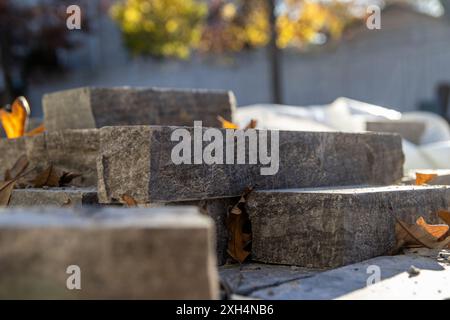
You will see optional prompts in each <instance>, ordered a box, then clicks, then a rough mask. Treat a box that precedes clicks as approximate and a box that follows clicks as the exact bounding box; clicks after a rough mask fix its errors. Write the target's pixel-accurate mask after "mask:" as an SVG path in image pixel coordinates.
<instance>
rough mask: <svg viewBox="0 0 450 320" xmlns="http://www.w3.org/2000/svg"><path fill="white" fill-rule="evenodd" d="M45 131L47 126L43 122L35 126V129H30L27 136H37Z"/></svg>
mask: <svg viewBox="0 0 450 320" xmlns="http://www.w3.org/2000/svg"><path fill="white" fill-rule="evenodd" d="M44 131H45V127H44V125H43V124H41V125H40V126H38V127H36V128H34V129H33V130H30V131H28V132H27V133H25V136H27V137H32V136H37V135H38V134H41V133H43V132H44Z"/></svg>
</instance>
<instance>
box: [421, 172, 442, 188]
mask: <svg viewBox="0 0 450 320" xmlns="http://www.w3.org/2000/svg"><path fill="white" fill-rule="evenodd" d="M437 176H438V175H437V174H436V173H420V172H416V185H418V186H420V185H424V184H427V183H428V182H430V181H431V180H433V179H434V178H436V177H437Z"/></svg>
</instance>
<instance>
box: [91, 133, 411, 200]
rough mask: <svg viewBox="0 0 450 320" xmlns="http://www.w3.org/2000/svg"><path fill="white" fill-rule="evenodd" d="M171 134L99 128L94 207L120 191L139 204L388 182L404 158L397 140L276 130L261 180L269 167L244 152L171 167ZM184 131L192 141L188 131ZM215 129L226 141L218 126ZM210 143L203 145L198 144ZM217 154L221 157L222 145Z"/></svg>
mask: <svg viewBox="0 0 450 320" xmlns="http://www.w3.org/2000/svg"><path fill="white" fill-rule="evenodd" d="M177 129H180V128H179V127H160V126H134V127H105V128H102V129H100V141H101V142H100V145H101V150H100V155H99V158H98V174H99V183H98V188H99V189H98V190H99V200H100V202H102V203H111V202H115V201H117V200H119V199H121V197H122V196H123V195H124V194H127V195H129V196H132V197H133V198H134V199H135V200H137V201H138V202H140V203H151V202H172V201H187V200H202V199H211V198H221V197H233V196H240V195H241V194H242V192H243V191H244V190H245V188H247V187H248V186H253V187H254V188H255V189H277V188H297V187H320V186H332V185H356V184H374V185H386V184H391V183H395V182H397V181H399V180H401V178H402V176H403V168H402V166H403V161H404V156H403V152H402V148H401V139H400V137H399V136H397V135H390V134H378V133H363V134H354V133H337V132H327V133H325V132H300V131H280V132H279V161H278V162H279V163H278V164H279V168H278V171H277V172H276V174H274V175H262V168H267V167H268V166H269V165H262V164H261V163H260V162H258V163H257V164H248V159H249V157H248V156H249V155H248V148H247V149H246V151H247V154H246V159H247V162H246V163H247V164H236V161H235V162H234V163H235V164H206V163H205V162H203V163H202V164H193V162H191V163H192V164H185V163H182V164H175V163H174V161H173V159H172V157H171V153H172V150H173V148H174V147H175V146H176V145H177V144H178V143H179V142H178V141H171V136H172V133H173V132H174V131H175V130H177ZM184 129H185V130H187V131H188V133H189V134H192V136H194V133H193V132H194V130H195V129H194V128H184ZM205 130H206V129H205V128H203V131H202V132H205ZM216 130H219V129H216ZM219 131H220V132H221V133H222V134H223V135H224V136H225V130H224V129H220V130H219ZM230 131H232V130H230ZM250 131H254V133H255V134H258V133H261V134H264V133H267V132H266V131H263V130H250ZM268 136H269V138H270V136H271V132H269V133H268ZM224 140H225V139H224ZM259 141H261V140H259ZM269 141H270V140H269ZM208 144H209V142H203V147H204V148H205V146H207V145H208ZM268 149H269V150H270V144H269V148H268ZM221 151H223V154H224V158H225V157H226V156H225V154H226V152H227V149H226V146H225V145H224V146H223V150H221ZM193 153H194V152H192V154H193ZM235 155H236V154H235Z"/></svg>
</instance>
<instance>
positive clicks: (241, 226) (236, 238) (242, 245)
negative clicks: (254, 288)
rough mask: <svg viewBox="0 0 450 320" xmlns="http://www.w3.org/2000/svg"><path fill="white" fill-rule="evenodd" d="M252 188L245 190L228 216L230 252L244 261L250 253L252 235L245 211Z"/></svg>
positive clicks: (240, 260) (235, 258) (237, 259)
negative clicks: (248, 248)
mask: <svg viewBox="0 0 450 320" xmlns="http://www.w3.org/2000/svg"><path fill="white" fill-rule="evenodd" d="M251 191H252V188H248V189H246V190H245V192H244V193H243V195H242V196H241V198H240V199H239V201H238V203H237V204H236V205H234V206H233V207H232V208H231V209H230V210H229V214H228V218H227V228H228V233H229V240H228V250H227V252H228V254H229V255H230V256H231V257H232V258H233V259H234V260H236V261H238V262H240V263H242V262H244V260H245V259H247V257H248V256H249V255H250V251H249V250H247V247H248V246H249V244H250V243H251V239H252V235H251V232H250V230H249V228H248V225H249V218H248V215H247V213H246V212H245V202H246V201H247V197H248V195H249V194H250V192H251Z"/></svg>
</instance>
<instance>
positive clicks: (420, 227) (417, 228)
mask: <svg viewBox="0 0 450 320" xmlns="http://www.w3.org/2000/svg"><path fill="white" fill-rule="evenodd" d="M418 222H419V223H420V224H417V223H416V224H413V225H409V224H407V223H405V222H403V221H401V220H398V219H397V225H396V232H397V248H396V249H397V250H399V249H400V248H401V247H420V246H422V247H426V248H428V249H444V248H446V247H448V246H449V244H450V237H447V238H445V239H443V240H440V239H438V238H436V237H435V236H434V235H433V234H431V233H430V232H429V231H432V232H434V234H435V235H438V234H441V233H442V231H443V229H439V228H438V227H437V226H430V225H428V224H426V222H425V220H423V219H419V220H418ZM425 225H426V227H424V226H425ZM434 227H436V228H434ZM438 229H439V231H438ZM447 231H448V229H447ZM441 237H442V236H441Z"/></svg>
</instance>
